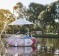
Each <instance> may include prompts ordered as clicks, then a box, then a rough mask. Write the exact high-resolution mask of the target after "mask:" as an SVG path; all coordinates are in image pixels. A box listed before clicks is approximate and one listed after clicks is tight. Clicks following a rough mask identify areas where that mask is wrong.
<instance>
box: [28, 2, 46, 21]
mask: <svg viewBox="0 0 59 56" xmlns="http://www.w3.org/2000/svg"><path fill="white" fill-rule="evenodd" d="M44 9H45V7H44V5H41V4H37V3H30V5H29V9H28V10H27V12H28V13H29V15H30V17H29V20H30V21H33V22H35V20H38V15H39V13H40V12H41V11H43V10H44Z"/></svg>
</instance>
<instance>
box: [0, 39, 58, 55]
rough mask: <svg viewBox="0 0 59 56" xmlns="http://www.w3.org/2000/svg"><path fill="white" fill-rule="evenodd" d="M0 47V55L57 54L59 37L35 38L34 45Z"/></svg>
mask: <svg viewBox="0 0 59 56" xmlns="http://www.w3.org/2000/svg"><path fill="white" fill-rule="evenodd" d="M5 40H6V39H5V38H2V42H3V43H4V47H0V49H1V50H0V56H59V38H37V44H36V47H35V46H34V47H7V46H6V42H5Z"/></svg>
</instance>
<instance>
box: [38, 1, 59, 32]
mask: <svg viewBox="0 0 59 56" xmlns="http://www.w3.org/2000/svg"><path fill="white" fill-rule="evenodd" d="M57 2H58V1H57ZM57 2H54V3H51V4H50V5H48V7H47V8H46V10H45V11H42V12H41V13H40V14H39V16H38V18H39V20H41V22H43V25H44V24H45V25H44V26H45V27H46V26H48V25H49V26H50V27H53V29H54V31H55V32H57V31H58V30H57V28H58V24H57V23H56V22H55V20H56V19H57V18H58V17H57V13H58V12H57V11H56V4H57ZM54 31H53V30H52V32H54Z"/></svg>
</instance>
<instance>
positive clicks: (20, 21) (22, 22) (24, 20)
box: [9, 18, 33, 25]
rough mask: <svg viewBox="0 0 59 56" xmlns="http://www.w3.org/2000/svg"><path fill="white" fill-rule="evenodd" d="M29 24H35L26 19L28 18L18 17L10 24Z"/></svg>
mask: <svg viewBox="0 0 59 56" xmlns="http://www.w3.org/2000/svg"><path fill="white" fill-rule="evenodd" d="M27 24H33V23H32V22H30V21H28V20H26V19H21V18H20V19H17V20H15V21H14V22H12V23H10V24H9V25H27Z"/></svg>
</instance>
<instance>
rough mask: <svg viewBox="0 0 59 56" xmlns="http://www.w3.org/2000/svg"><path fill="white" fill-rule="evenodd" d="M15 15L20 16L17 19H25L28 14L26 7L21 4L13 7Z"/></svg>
mask: <svg viewBox="0 0 59 56" xmlns="http://www.w3.org/2000/svg"><path fill="white" fill-rule="evenodd" d="M13 11H14V13H16V14H18V15H17V16H16V15H15V16H16V17H17V18H22V17H25V14H26V7H25V6H23V4H22V3H21V2H18V3H16V5H15V6H14V7H13Z"/></svg>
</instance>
